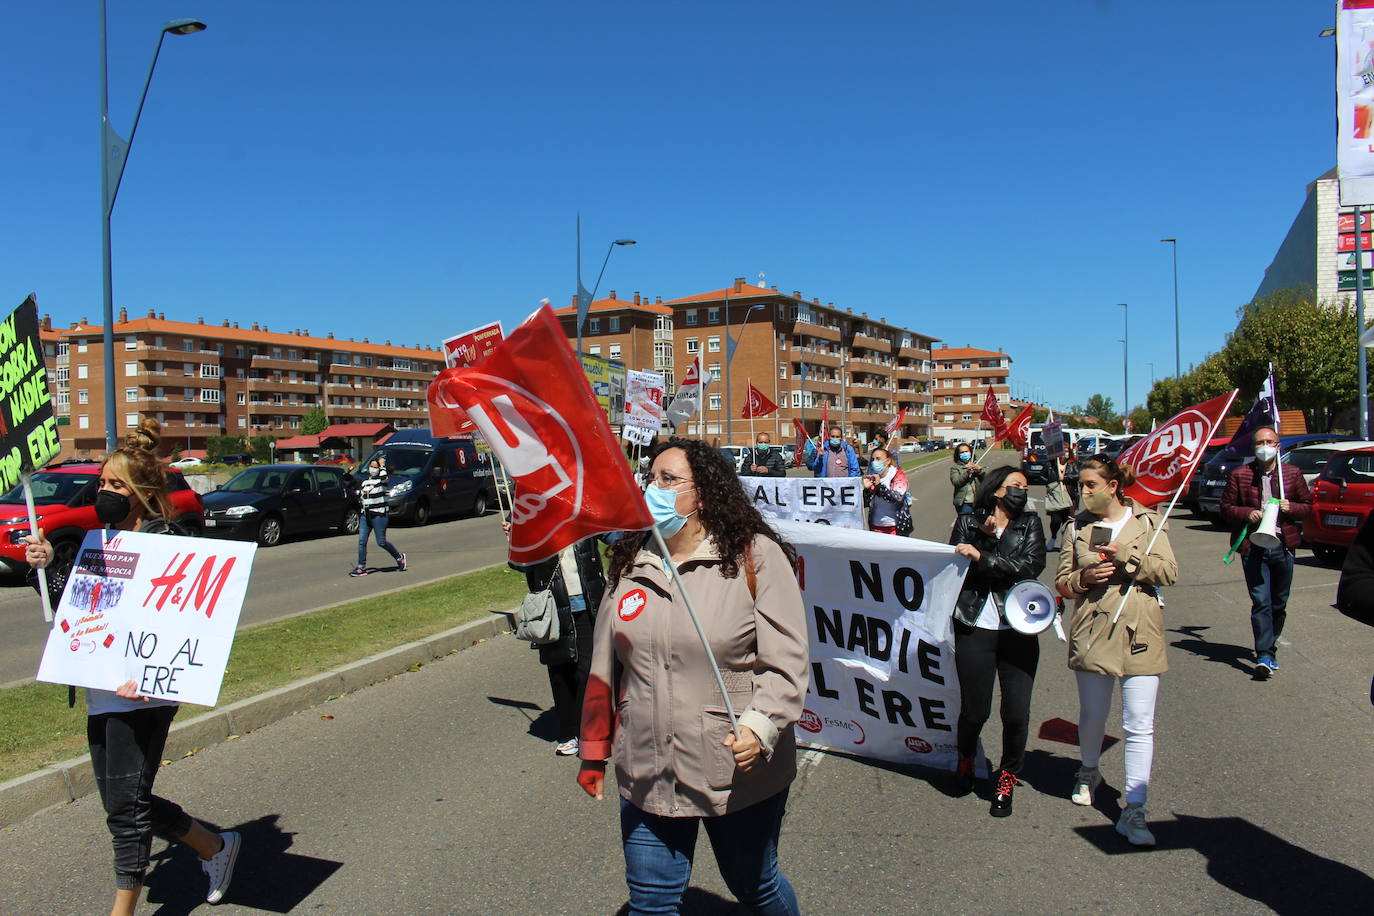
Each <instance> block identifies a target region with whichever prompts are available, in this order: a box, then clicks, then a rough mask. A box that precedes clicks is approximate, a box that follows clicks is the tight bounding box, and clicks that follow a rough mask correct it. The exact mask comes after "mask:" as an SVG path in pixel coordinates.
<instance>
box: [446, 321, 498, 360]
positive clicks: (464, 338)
mask: <svg viewBox="0 0 1374 916" xmlns="http://www.w3.org/2000/svg"><path fill="white" fill-rule="evenodd" d="M504 339H505V334H504V333H503V332H502V330H501V322H499V321H493V322H492V323H491V324H484V325H482V326H481V327H480V328H473V329H472V330H471V331H468V332H467V333H465V334H458V335H456V336H454V337H450V338H448V339H447V340H445V341H444V342H443V344H441V345H440V349H441V350H443V351H444V365H445V366H447V367H449V368H452V367H454V366H475V365H477V364H478V363H480V362H481V361H482V360H484V359H486V358H487V357H488V356H489V355H491V351H492V350H495V349H496V347H497V345H498V344H500V343H501V341H502V340H504Z"/></svg>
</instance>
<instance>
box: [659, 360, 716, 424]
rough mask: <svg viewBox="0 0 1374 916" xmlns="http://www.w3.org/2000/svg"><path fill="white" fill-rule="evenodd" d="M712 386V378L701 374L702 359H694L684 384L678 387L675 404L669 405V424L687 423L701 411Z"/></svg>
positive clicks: (688, 368)
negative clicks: (708, 390) (707, 391)
mask: <svg viewBox="0 0 1374 916" xmlns="http://www.w3.org/2000/svg"><path fill="white" fill-rule="evenodd" d="M710 384H711V380H710V378H709V377H707V376H703V375H702V373H701V357H700V356H697V357H693V359H692V365H690V366H688V367H687V374H686V375H685V376H684V377H683V379H682V384H681V385H679V386H678V389H677V395H676V396H674V398H673V403H672V404H669V405H668V411H667V417H666V419H667V420H668V422H669V423H671V424H672V425H673V426H674V427H677V426H681V425H682V424H683V423H685V422H687V420H688V419H689V418H690V417H692V416H693V415H694V414H695V413H696V412H697V411H698V410H700V409H701V404H702V398H703V397H704V396H705V394H706V389H707V388H708V387H709V386H710Z"/></svg>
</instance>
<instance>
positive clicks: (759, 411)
mask: <svg viewBox="0 0 1374 916" xmlns="http://www.w3.org/2000/svg"><path fill="white" fill-rule="evenodd" d="M777 409H778V405H777V404H774V403H773V402H772V401H770V400H768V396H767V395H766V394H764V393H763V392H762V391H759V390H758V389H757V388H755V387H754V384H753V382H750V383H749V397H747V398H745V399H744V411H743V413H741V414H740V415H739V416H740V419H741V420H753V419H756V418H758V417H766V416H768V415H769V414H770V413H772V412H773V411H775V410H777Z"/></svg>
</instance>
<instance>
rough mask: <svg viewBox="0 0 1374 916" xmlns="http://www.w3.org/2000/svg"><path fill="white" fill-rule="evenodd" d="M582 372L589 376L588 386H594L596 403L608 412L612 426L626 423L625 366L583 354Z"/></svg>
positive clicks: (607, 415) (593, 391) (607, 417)
mask: <svg viewBox="0 0 1374 916" xmlns="http://www.w3.org/2000/svg"><path fill="white" fill-rule="evenodd" d="M581 357H582V372H583V373H584V374H585V375H586V376H587V384H589V385H591V386H592V394H593V395H595V396H596V403H597V406H599V407H600V408H601V409H602V410H604V411H606V419H607V420H608V421H609V422H610V424H611V425H612V426H623V425H624V423H625V364H624V363H622V362H620V361H618V360H613V359H605V358H603V357H600V356H589V355H588V354H586V353H583V354H581Z"/></svg>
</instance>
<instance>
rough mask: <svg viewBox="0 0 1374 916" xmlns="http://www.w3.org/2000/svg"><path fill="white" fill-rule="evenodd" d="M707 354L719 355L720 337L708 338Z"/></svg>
mask: <svg viewBox="0 0 1374 916" xmlns="http://www.w3.org/2000/svg"><path fill="white" fill-rule="evenodd" d="M706 352H707V353H719V352H720V338H719V337H708V338H706Z"/></svg>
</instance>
